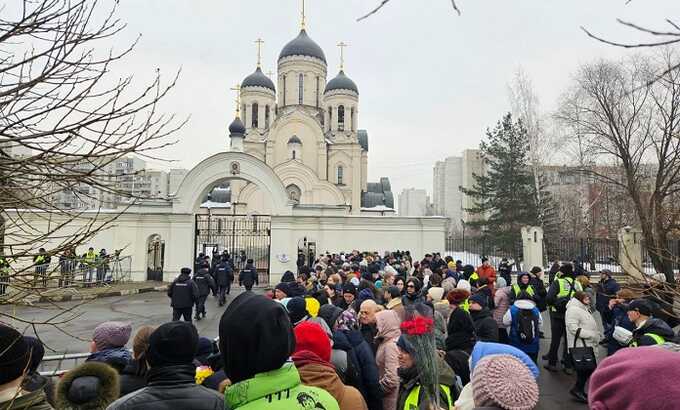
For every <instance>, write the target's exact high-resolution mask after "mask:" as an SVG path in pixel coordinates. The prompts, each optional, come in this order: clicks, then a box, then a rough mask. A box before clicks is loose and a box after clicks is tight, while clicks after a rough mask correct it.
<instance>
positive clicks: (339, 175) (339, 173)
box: [338, 165, 345, 185]
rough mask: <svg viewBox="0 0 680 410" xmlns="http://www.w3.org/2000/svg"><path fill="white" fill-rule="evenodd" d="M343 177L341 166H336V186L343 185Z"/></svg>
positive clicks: (343, 170) (343, 171) (343, 172)
mask: <svg viewBox="0 0 680 410" xmlns="http://www.w3.org/2000/svg"><path fill="white" fill-rule="evenodd" d="M344 176H345V169H344V168H343V167H342V165H339V166H338V185H344V183H343V182H342V180H343V177H344Z"/></svg>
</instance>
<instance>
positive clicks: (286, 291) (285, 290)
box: [274, 282, 290, 296]
mask: <svg viewBox="0 0 680 410" xmlns="http://www.w3.org/2000/svg"><path fill="white" fill-rule="evenodd" d="M274 289H275V290H280V291H281V292H283V293H284V294H285V295H286V296H288V294H289V292H290V287H289V286H288V282H281V283H279V284H278V285H276V287H275V288H274Z"/></svg>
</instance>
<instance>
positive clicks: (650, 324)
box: [633, 317, 675, 346]
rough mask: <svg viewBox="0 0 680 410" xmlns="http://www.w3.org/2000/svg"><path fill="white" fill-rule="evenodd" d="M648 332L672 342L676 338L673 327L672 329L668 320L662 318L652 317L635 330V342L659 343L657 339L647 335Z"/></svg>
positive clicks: (639, 343) (642, 343) (638, 343)
mask: <svg viewBox="0 0 680 410" xmlns="http://www.w3.org/2000/svg"><path fill="white" fill-rule="evenodd" d="M648 333H652V334H655V335H657V336H661V337H663V338H664V339H665V342H672V341H674V338H675V334H674V333H673V329H671V327H670V326H668V324H667V323H666V322H664V321H663V320H661V319H657V318H654V317H650V318H649V319H647V321H646V322H645V323H644V324H643V325H642V326H640V327H638V328H636V329H635V330H633V343H636V344H637V346H654V345H657V344H658V343H657V342H656V340H654V339H653V338H651V337H650V336H646V334H648Z"/></svg>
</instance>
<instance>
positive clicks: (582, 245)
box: [543, 237, 620, 272]
mask: <svg viewBox="0 0 680 410" xmlns="http://www.w3.org/2000/svg"><path fill="white" fill-rule="evenodd" d="M543 247H544V249H543V250H544V252H543V255H544V259H545V262H546V265H548V264H549V263H550V262H551V261H555V260H559V261H562V262H576V263H577V264H580V265H581V266H582V267H583V269H585V270H587V271H596V270H600V269H605V268H606V269H610V270H611V271H613V272H618V271H620V266H619V261H618V258H619V240H618V239H608V238H568V237H555V238H545V239H544V241H543Z"/></svg>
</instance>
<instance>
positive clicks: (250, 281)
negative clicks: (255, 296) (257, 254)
mask: <svg viewBox="0 0 680 410" xmlns="http://www.w3.org/2000/svg"><path fill="white" fill-rule="evenodd" d="M238 284H239V286H243V287H244V288H246V290H252V289H253V285H259V284H260V283H259V280H258V277H257V269H255V267H254V266H253V260H252V259H248V261H247V262H246V267H245V268H243V269H241V273H240V274H239V275H238Z"/></svg>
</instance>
